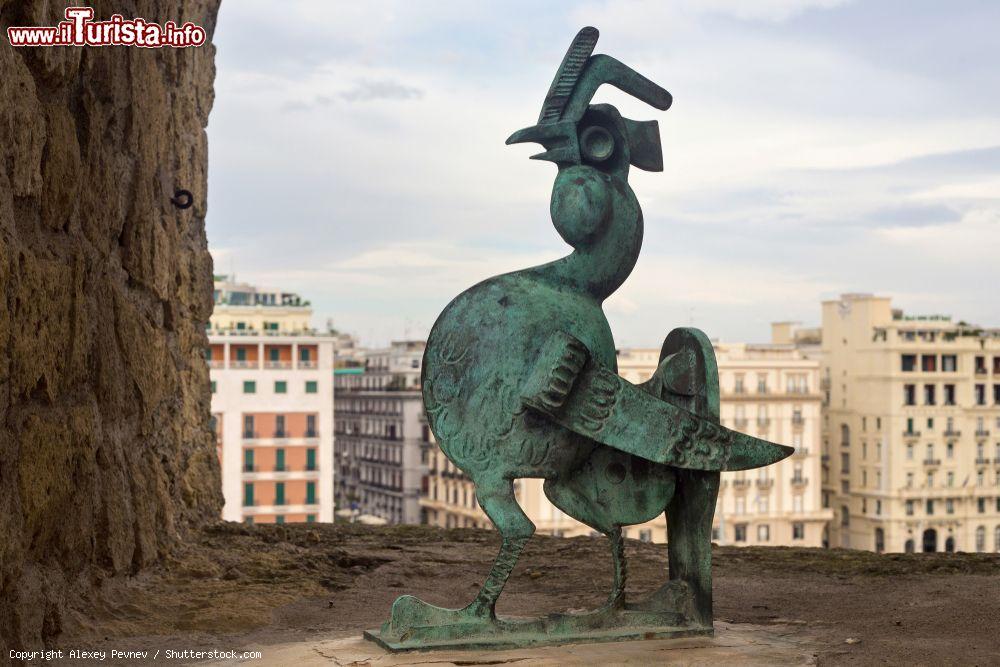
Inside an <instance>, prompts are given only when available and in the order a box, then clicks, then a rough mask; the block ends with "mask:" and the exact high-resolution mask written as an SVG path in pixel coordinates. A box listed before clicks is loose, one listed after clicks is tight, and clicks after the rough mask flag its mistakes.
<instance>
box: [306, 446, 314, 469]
mask: <svg viewBox="0 0 1000 667" xmlns="http://www.w3.org/2000/svg"><path fill="white" fill-rule="evenodd" d="M315 469H316V450H315V449H314V448H312V447H310V448H309V449H307V450H306V470H315Z"/></svg>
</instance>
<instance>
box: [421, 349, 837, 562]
mask: <svg viewBox="0 0 1000 667" xmlns="http://www.w3.org/2000/svg"><path fill="white" fill-rule="evenodd" d="M776 333H777V330H776ZM815 335H816V334H815V332H811V333H808V334H801V335H800V336H799V339H798V341H797V342H796V340H792V339H790V340H788V341H785V342H783V343H772V344H762V345H750V344H743V343H738V344H717V345H716V346H715V347H716V355H717V359H718V363H719V376H720V385H721V397H722V400H721V406H720V407H721V416H722V423H723V424H725V425H726V426H729V427H730V428H735V429H737V430H740V431H743V432H746V433H750V434H752V435H757V436H759V437H763V438H767V439H769V440H772V441H774V442H779V443H783V444H789V445H792V446H794V447H795V448H796V454H795V455H794V456H793V457H792V458H790V459H786V460H785V461H782V462H780V463H778V464H777V465H775V466H770V467H768V468H765V469H762V470H760V471H749V472H742V473H724V474H723V483H722V488H721V490H720V497H719V504H718V507H717V509H716V513H715V539H716V541H718V542H720V543H724V544H735V545H752V544H764V545H797V546H821V545H822V544H823V539H824V530H825V527H826V525H827V523H828V522H829V521H830V519H831V517H832V511H831V510H829V509H825V508H823V507H822V505H821V494H820V481H819V480H820V453H819V445H820V430H821V422H820V393H819V363H818V361H816V360H815V359H812V358H810V357H809V354H808V352H804V351H803V350H801V349H799V344H801V345H803V346H809V345H813V344H814V341H815ZM658 360H659V349H653V348H641V349H625V350H619V352H618V372H619V374H621V375H622V376H623V377H624V378H625V379H627V380H629V381H630V382H633V383H639V382H643V381H645V380H647V379H648V378H649V377H650V376H651V375H652V374H653V372H654V371H655V370H656V366H657V362H658ZM424 435H425V451H426V460H427V468H428V479H427V485H426V493H425V497H424V498H423V499H422V501H421V502H422V504H423V506H424V512H425V520H426V521H427V522H428V523H431V524H434V525H439V526H442V527H473V526H489V525H490V524H489V521H488V519H486V516H485V514H484V513H483V512H482V510H480V509H479V507H478V503H477V501H476V498H475V494H474V487H473V485H472V483H471V481H470V480H468V479H467V478H466V477H465V475H463V474H462V472H461V471H459V470H457V469H456V468H455V467H454V466H453V465H452V464H451V462H450V461H448V460H447V458H446V457H445V456H444V454H442V453H441V451H440V449H438V448H437V446H436V445H434V444H433V442H432V435H431V434H430V433H429V432H425V433H424ZM515 492H516V495H517V499H518V502H519V503H520V505H521V507H522V508H523V509H524V511H525V513H526V514H527V515H528V517H529V518H530V519H531V520H532V522H534V523H535V525H536V528H537V532H539V533H541V534H549V535H560V536H575V535H587V534H590V533H591V529H590V528H589V527H587V526H584V525H583V524H580V523H578V522H577V521H575V520H574V519H572V518H570V517H568V516H566V515H564V514H563V513H562V512H561V511H560V510H559V509H557V508H555V507H554V506H552V504H551V503H549V502H548V500H547V499H546V498H545V496H544V493H543V492H542V480H536V479H522V480H518V481H517V482H516V483H515ZM624 532H625V535H626V536H627V537H632V538H637V539H641V540H644V541H652V542H664V541H665V540H666V523H665V518H664V516H663V515H660V516H659V517H657V518H656V519H654V520H653V521H650V522H648V523H646V524H643V525H639V526H628V527H626V528H625V530H624Z"/></svg>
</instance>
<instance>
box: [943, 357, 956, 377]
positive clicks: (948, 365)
mask: <svg viewBox="0 0 1000 667" xmlns="http://www.w3.org/2000/svg"><path fill="white" fill-rule="evenodd" d="M941 370H942V371H943V372H945V373H954V372H955V371H956V370H958V357H957V356H956V355H954V354H942V355H941Z"/></svg>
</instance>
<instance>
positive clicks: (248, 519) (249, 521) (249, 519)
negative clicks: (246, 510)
mask: <svg viewBox="0 0 1000 667" xmlns="http://www.w3.org/2000/svg"><path fill="white" fill-rule="evenodd" d="M243 523H246V524H253V517H252V516H245V517H243Z"/></svg>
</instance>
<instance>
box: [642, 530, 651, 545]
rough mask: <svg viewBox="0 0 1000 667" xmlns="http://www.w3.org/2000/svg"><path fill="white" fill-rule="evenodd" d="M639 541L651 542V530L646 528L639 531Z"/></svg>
mask: <svg viewBox="0 0 1000 667" xmlns="http://www.w3.org/2000/svg"><path fill="white" fill-rule="evenodd" d="M639 541H640V542H652V541H653V531H651V530H649V529H646V530H640V531H639Z"/></svg>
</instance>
